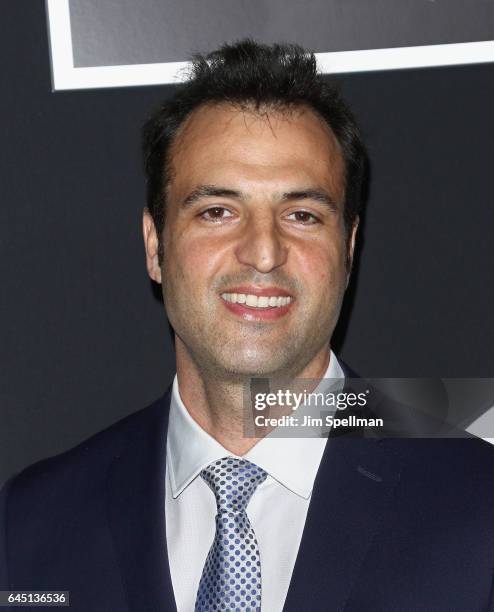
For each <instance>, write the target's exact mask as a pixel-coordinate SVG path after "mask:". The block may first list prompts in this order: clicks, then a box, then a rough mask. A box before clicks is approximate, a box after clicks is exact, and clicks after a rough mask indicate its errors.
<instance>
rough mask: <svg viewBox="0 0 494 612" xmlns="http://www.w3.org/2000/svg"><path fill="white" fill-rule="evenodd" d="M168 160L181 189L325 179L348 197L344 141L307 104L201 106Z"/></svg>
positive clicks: (183, 130)
mask: <svg viewBox="0 0 494 612" xmlns="http://www.w3.org/2000/svg"><path fill="white" fill-rule="evenodd" d="M169 161H170V166H171V176H172V183H173V184H174V186H175V187H177V188H179V189H180V188H181V187H183V188H186V187H188V186H190V183H195V182H201V181H206V182H207V183H211V182H215V181H220V182H221V181H223V182H224V181H225V180H226V181H235V182H237V183H238V182H239V181H241V180H245V181H246V182H249V181H253V182H255V181H261V182H263V184H264V185H266V184H267V183H268V182H272V183H273V184H275V183H276V182H280V183H285V182H287V181H288V182H290V181H294V182H298V183H300V184H301V183H307V184H315V183H325V184H326V186H329V187H331V188H332V191H334V192H335V195H337V196H339V197H342V196H343V184H344V174H345V173H344V162H343V157H342V153H341V148H340V145H339V143H338V141H337V139H336V137H335V135H334V134H333V132H332V131H331V129H330V128H329V126H328V125H327V124H326V123H325V122H324V121H323V120H322V119H321V118H319V116H318V115H316V113H315V112H313V111H312V110H310V109H308V108H306V107H296V108H291V109H283V110H279V109H269V108H265V109H262V108H261V109H260V110H256V109H249V108H238V107H235V106H232V105H228V104H214V105H213V104H210V105H205V106H202V107H200V108H199V109H196V110H195V111H194V112H193V113H192V114H191V115H190V116H189V117H188V118H187V120H186V121H185V122H184V124H183V125H182V126H181V128H180V129H179V131H178V133H177V135H176V136H175V139H174V142H173V144H172V147H171V150H170V156H169ZM339 192H341V193H339Z"/></svg>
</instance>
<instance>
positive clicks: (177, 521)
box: [165, 352, 344, 612]
mask: <svg viewBox="0 0 494 612" xmlns="http://www.w3.org/2000/svg"><path fill="white" fill-rule="evenodd" d="M324 378H332V379H338V380H339V381H341V382H340V383H339V384H340V385H341V383H342V381H343V379H344V373H343V370H342V369H341V366H340V364H339V363H338V361H337V359H336V357H335V355H334V354H333V352H331V357H330V360H329V366H328V369H327V371H326V373H325V375H324ZM315 391H317V389H316V390H315ZM326 442H327V438H314V437H312V438H308V437H298V438H295V437H291V438H282V437H269V436H266V437H265V438H263V439H262V440H260V441H259V442H258V443H257V444H256V445H255V446H254V447H253V448H251V450H250V451H249V452H248V453H246V454H245V455H244V458H245V459H248V460H249V461H251V462H252V463H255V464H256V465H258V466H259V467H261V468H262V469H263V470H265V471H266V472H267V474H268V476H267V478H266V480H265V481H264V482H263V483H262V484H260V485H259V487H258V488H257V489H256V491H255V492H254V494H253V496H252V498H251V500H250V502H249V505H248V507H247V515H248V517H249V520H250V522H251V525H252V527H253V529H254V532H255V534H256V537H257V542H258V544H259V553H260V558H261V572H262V578H261V580H262V603H261V605H262V609H263V610H266V611H267V612H278V611H281V610H282V609H283V605H284V603H285V599H286V595H287V592H288V586H289V584H290V580H291V577H292V571H293V567H294V565H295V559H296V557H297V553H298V549H299V545H300V540H301V538H302V532H303V529H304V525H305V519H306V516H307V510H308V508H309V503H310V498H311V493H312V487H313V485H314V480H315V477H316V474H317V470H318V468H319V464H320V462H321V458H322V455H323V452H324V447H325V445H326ZM226 456H235V455H233V454H232V453H231V452H229V451H227V450H226V449H225V448H224V447H223V446H222V445H221V444H220V443H219V442H217V441H216V440H215V439H214V438H213V437H212V436H210V435H209V434H208V433H206V432H205V431H204V430H203V429H202V428H201V427H200V426H199V425H198V424H197V423H196V421H194V419H192V417H191V416H190V414H189V412H188V411H187V408H186V407H185V405H184V404H183V402H182V399H181V397H180V393H179V389H178V383H177V377H176V376H175V380H174V382H173V390H172V398H171V405H170V419H169V425H168V438H167V456H166V503H165V514H166V538H167V547H168V559H169V564H170V572H171V579H172V584H173V591H174V594H175V601H176V604H177V609H178V612H193V610H194V605H195V600H196V594H197V589H198V586H199V581H200V579H201V575H202V570H203V567H204V563H205V560H206V557H207V555H208V552H209V549H210V547H211V544H212V542H213V539H214V535H215V516H216V501H215V497H214V494H213V492H212V491H211V489H210V488H209V487H208V485H207V484H206V483H205V482H204V480H203V479H202V478H201V477H200V476H199V473H200V471H201V470H202V469H203V468H205V467H206V466H207V465H209V464H210V463H211V462H212V461H216V460H217V459H221V458H222V457H226Z"/></svg>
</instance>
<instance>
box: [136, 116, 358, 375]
mask: <svg viewBox="0 0 494 612" xmlns="http://www.w3.org/2000/svg"><path fill="white" fill-rule="evenodd" d="M166 200H167V213H166V224H165V229H164V234H163V247H164V259H163V262H162V266H161V270H160V269H158V268H157V265H156V254H155V251H153V253H151V254H150V251H149V249H148V269H149V271H150V274H151V276H152V277H153V278H154V280H157V281H158V282H162V284H163V296H164V302H165V307H166V311H167V314H168V318H169V321H170V323H171V325H172V327H173V329H174V331H175V333H176V336H177V343H181V345H182V347H183V348H184V350H186V351H187V352H188V354H189V356H190V358H192V359H193V360H194V362H195V363H196V365H197V366H199V368H201V369H205V370H208V371H210V372H213V373H216V375H217V376H222V377H223V376H225V375H226V376H228V375H241V376H259V375H263V376H275V375H279V376H286V375H296V374H298V373H299V372H301V371H302V370H303V369H304V368H305V367H306V366H307V364H309V363H310V362H311V360H312V359H314V358H315V356H316V355H318V354H319V353H320V352H321V351H323V350H325V347H327V345H328V343H329V340H330V338H331V335H332V333H333V330H334V327H335V325H336V322H337V319H338V315H339V312H340V307H341V302H342V299H343V294H344V291H345V289H346V285H347V280H348V278H347V277H348V266H347V257H350V260H351V256H352V254H353V241H354V240H353V239H354V232H353V234H352V237H351V240H350V242H349V245H348V246H347V241H346V239H345V229H344V221H343V200H344V162H343V159H342V156H341V152H340V147H339V145H338V143H337V141H336V138H335V137H334V135H333V134H332V132H331V131H330V130H329V129H328V128H327V127H326V126H325V124H324V123H323V122H322V121H321V120H320V119H319V118H318V117H317V116H316V115H315V114H314V113H313V112H312V111H310V110H308V109H304V108H300V109H298V110H293V111H290V112H279V111H266V113H256V112H255V111H242V110H239V109H236V108H234V107H232V106H229V105H211V106H205V107H202V108H200V109H198V110H196V111H195V112H194V113H193V114H192V115H191V116H190V117H189V118H188V120H187V121H186V122H185V124H184V126H183V127H182V129H181V130H180V132H179V134H178V135H177V137H176V139H175V142H174V144H173V147H172V151H171V182H170V184H169V186H168V188H167V196H166ZM149 223H150V220H149V216H148V224H149ZM145 225H146V221H145ZM150 227H151V232H153V231H154V226H152V224H151V226H150ZM150 257H151V258H152V261H151V260H150ZM153 266H154V267H153Z"/></svg>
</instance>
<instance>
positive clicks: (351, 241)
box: [346, 217, 360, 287]
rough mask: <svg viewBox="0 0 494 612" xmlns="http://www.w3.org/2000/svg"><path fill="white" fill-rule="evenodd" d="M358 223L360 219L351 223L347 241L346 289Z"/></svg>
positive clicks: (357, 218)
mask: <svg viewBox="0 0 494 612" xmlns="http://www.w3.org/2000/svg"><path fill="white" fill-rule="evenodd" d="M359 222H360V218H359V217H356V219H355V221H354V223H353V226H352V231H351V233H350V236H349V239H348V252H347V276H346V286H347V287H348V284H349V283H350V274H351V272H352V264H353V253H354V251H355V241H356V238H357V229H358V225H359Z"/></svg>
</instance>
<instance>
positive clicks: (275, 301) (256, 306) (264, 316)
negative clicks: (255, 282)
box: [220, 287, 295, 321]
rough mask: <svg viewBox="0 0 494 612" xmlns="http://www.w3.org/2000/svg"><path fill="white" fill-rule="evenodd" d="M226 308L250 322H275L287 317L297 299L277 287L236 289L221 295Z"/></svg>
mask: <svg viewBox="0 0 494 612" xmlns="http://www.w3.org/2000/svg"><path fill="white" fill-rule="evenodd" d="M220 298H221V300H222V302H223V304H224V305H225V306H226V308H227V309H228V310H229V311H230V312H233V313H234V314H236V315H238V316H240V317H241V318H243V319H245V320H248V321H273V320H277V319H279V318H281V317H283V316H285V315H286V314H287V313H288V312H289V311H290V309H291V307H292V304H293V302H294V301H295V298H294V297H293V296H292V295H290V294H289V293H287V292H286V291H285V290H284V289H279V288H277V287H263V288H256V287H234V288H233V289H231V290H230V291H225V292H223V293H221V294H220Z"/></svg>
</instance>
